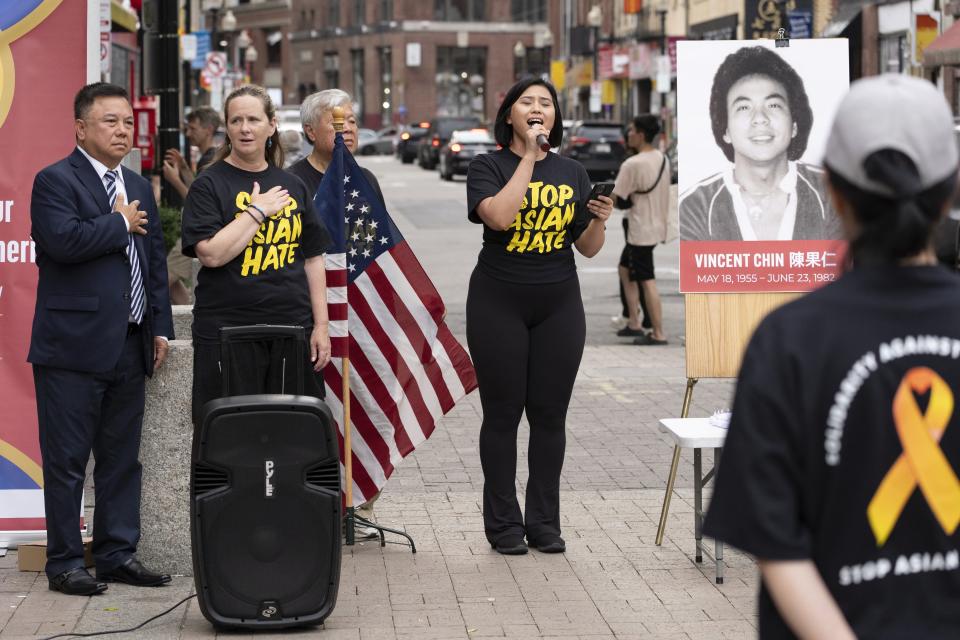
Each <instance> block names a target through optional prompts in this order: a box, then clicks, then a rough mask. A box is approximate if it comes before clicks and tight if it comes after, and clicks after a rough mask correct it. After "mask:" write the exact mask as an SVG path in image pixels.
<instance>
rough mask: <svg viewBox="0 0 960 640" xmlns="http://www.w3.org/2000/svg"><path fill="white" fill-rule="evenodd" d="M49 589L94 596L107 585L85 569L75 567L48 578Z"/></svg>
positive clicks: (76, 594)
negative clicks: (95, 578)
mask: <svg viewBox="0 0 960 640" xmlns="http://www.w3.org/2000/svg"><path fill="white" fill-rule="evenodd" d="M49 582H50V590H51V591H59V592H60V593H65V594H67V595H70V596H95V595H97V594H98V593H103V592H104V591H106V590H107V585H106V584H105V583H103V582H97V581H96V580H94V579H93V576H91V575H90V574H89V573H88V572H87V570H86V569H84V568H83V567H77V568H76V569H70V570H68V571H64V572H63V573H60V574H57V575H55V576H54V577H52V578H50V579H49Z"/></svg>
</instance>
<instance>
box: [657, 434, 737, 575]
mask: <svg viewBox="0 0 960 640" xmlns="http://www.w3.org/2000/svg"><path fill="white" fill-rule="evenodd" d="M660 431H663V432H664V433H666V434H668V435H669V436H670V437H671V438H672V439H673V442H674V447H673V461H672V462H671V463H670V476H669V477H668V478H667V491H666V494H665V495H664V496H663V508H662V509H661V511H660V524H659V526H658V527H657V544H658V545H659V544H660V543H661V542H662V541H663V532H664V529H665V528H666V524H667V513H668V512H669V511H670V497H671V495H672V494H673V485H674V482H675V481H676V479H677V467H678V466H679V465H680V450H681V449H693V503H694V505H693V529H694V535H695V537H696V545H697V546H696V556H695V559H696V561H697V562H703V486H704V485H705V484H707V483H708V482H709V481H710V479H711V478H713V475H714V472H715V471H716V469H717V465H719V464H720V452H721V451H722V448H723V442H724V440H725V439H726V437H727V430H726V429H724V428H721V427H715V426H713V425H711V424H710V419H709V418H663V419H661V420H660ZM702 449H713V450H714V454H713V468H712V469H710V471H708V472H707V474H706V475H703V470H702V465H701V456H700V453H701V450H702ZM714 544H715V546H714V554H713V559H714V562H715V563H716V569H717V575H716V580H717V584H723V543H722V542H720V541H719V540H716V541H714Z"/></svg>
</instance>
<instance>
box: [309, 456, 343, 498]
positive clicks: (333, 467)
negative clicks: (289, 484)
mask: <svg viewBox="0 0 960 640" xmlns="http://www.w3.org/2000/svg"><path fill="white" fill-rule="evenodd" d="M304 480H305V481H306V483H307V484H308V485H311V486H312V487H313V488H315V489H328V490H330V491H337V492H339V491H340V463H339V461H329V460H328V461H326V462H319V463H317V464H315V465H313V466H312V467H310V468H309V469H307V471H306V473H305V474H304Z"/></svg>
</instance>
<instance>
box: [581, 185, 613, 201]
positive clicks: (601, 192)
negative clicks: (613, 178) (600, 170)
mask: <svg viewBox="0 0 960 640" xmlns="http://www.w3.org/2000/svg"><path fill="white" fill-rule="evenodd" d="M611 193H613V183H612V182H598V183H597V184H595V185H593V189H591V190H590V197H589V198H587V199H588V200H596V199H597V198H598V197H599V196H606V197H608V198H609V197H610V194H611Z"/></svg>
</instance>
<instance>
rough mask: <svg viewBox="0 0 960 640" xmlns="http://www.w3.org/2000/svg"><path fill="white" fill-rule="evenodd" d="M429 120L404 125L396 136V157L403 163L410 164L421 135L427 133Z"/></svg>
mask: <svg viewBox="0 0 960 640" xmlns="http://www.w3.org/2000/svg"><path fill="white" fill-rule="evenodd" d="M429 128H430V123H429V122H418V123H416V124H411V125H404V126H403V127H401V128H400V133H399V135H398V136H397V157H398V158H400V162H402V163H403V164H410V163H411V162H413V161H414V160H415V159H416V157H417V145H418V144H420V140H421V139H422V138H423V136H425V135H427V130H428V129H429Z"/></svg>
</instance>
